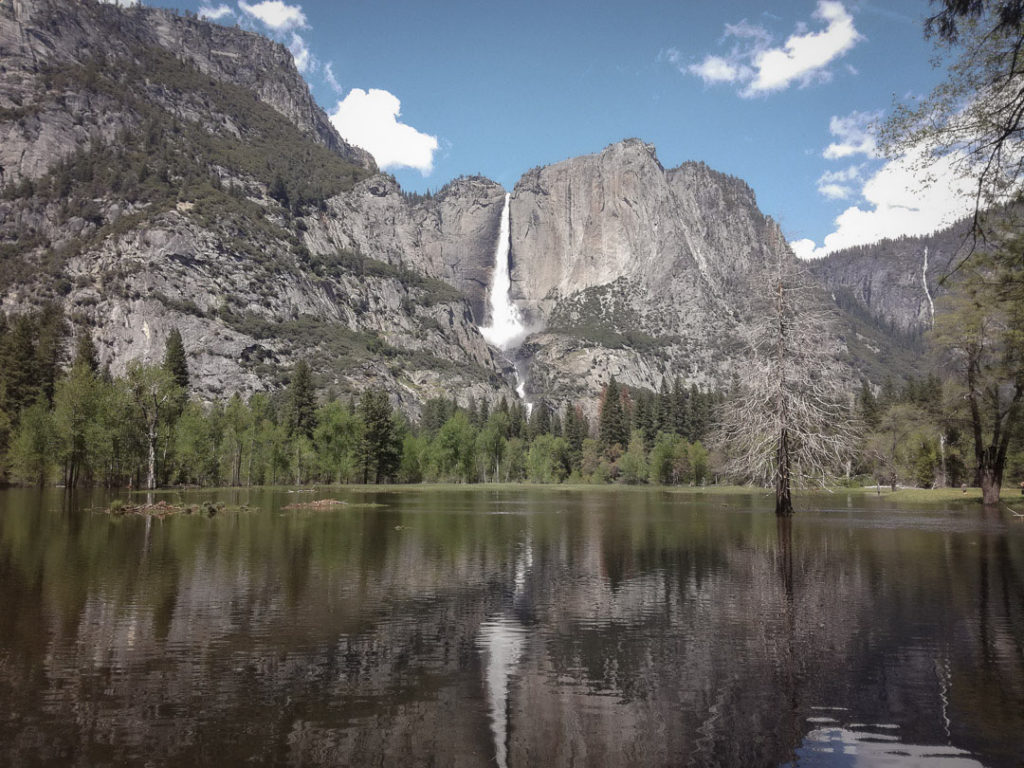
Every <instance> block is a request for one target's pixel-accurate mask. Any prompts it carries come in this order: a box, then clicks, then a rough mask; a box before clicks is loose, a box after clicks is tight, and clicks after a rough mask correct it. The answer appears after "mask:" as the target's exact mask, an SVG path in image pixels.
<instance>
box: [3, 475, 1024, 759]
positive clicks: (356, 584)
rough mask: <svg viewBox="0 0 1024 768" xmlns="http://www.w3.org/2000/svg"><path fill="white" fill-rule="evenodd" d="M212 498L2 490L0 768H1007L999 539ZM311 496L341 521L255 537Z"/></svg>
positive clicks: (282, 497)
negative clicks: (147, 507)
mask: <svg viewBox="0 0 1024 768" xmlns="http://www.w3.org/2000/svg"><path fill="white" fill-rule="evenodd" d="M210 497H211V494H210V493H209V492H196V493H194V494H192V495H190V496H188V497H185V498H187V499H188V500H193V501H198V500H202V499H207V498H210ZM220 497H221V498H222V499H223V500H225V501H227V502H228V503H243V502H244V503H248V504H249V505H251V506H252V507H254V508H255V510H254V511H249V512H237V513H227V514H221V515H217V516H216V517H213V518H209V517H206V516H190V517H175V518H166V519H162V520H161V519H143V518H135V517H124V518H111V517H108V516H107V515H104V514H101V513H98V512H96V511H94V510H93V508H94V507H98V506H102V505H104V504H105V503H106V501H107V500H106V499H104V498H103V497H102V495H97V496H89V495H83V496H81V497H76V498H69V497H67V496H65V495H63V494H62V493H61V492H60V491H53V492H43V493H40V492H36V491H18V490H14V491H5V492H0V764H10V765H83V766H86V765H88V766H98V765H125V764H138V765H142V764H146V765H157V766H159V765H202V764H217V765H237V764H243V763H248V764H257V765H259V764H274V765H357V766H364V765H387V766H389V765H404V766H418V765H437V766H488V765H499V766H538V765H545V766H548V765H550V766H563V765H564V766H569V765H608V766H648V765H650V766H664V765H806V766H848V765H919V766H949V767H952V766H977V765H987V766H1019V765H1021V764H1022V763H1024V526H1022V524H1021V522H1022V521H1021V520H1018V519H1015V518H1013V516H1012V515H1009V514H1008V513H1000V512H998V511H989V512H985V511H983V510H982V509H981V508H980V507H979V508H974V507H963V508H954V509H945V508H940V507H921V506H918V507H914V508H907V509H894V508H892V505H891V504H888V505H887V504H886V502H885V497H882V498H881V499H875V498H873V497H871V496H851V497H846V496H830V497H822V498H821V499H816V500H812V501H810V502H807V504H806V505H807V506H810V507H813V509H811V510H807V509H803V510H801V511H800V512H799V513H798V515H797V517H796V518H795V519H794V520H793V522H792V526H791V528H789V529H786V528H779V527H778V526H777V525H776V520H775V518H774V516H773V515H772V514H771V513H770V509H771V505H770V503H769V501H768V500H767V499H766V498H764V497H762V496H760V495H758V494H749V495H735V496H725V495H716V494H707V495H700V494H692V493H684V494H679V493H671V492H668V491H664V490H656V489H622V490H609V489H603V490H596V491H570V490H561V489H543V488H523V489H514V490H508V489H503V490H497V491H493V490H489V489H486V488H481V487H476V488H472V489H467V490H465V491H438V490H425V489H411V490H409V491H403V492H385V493H378V492H373V491H370V492H363V491H360V490H351V489H348V490H337V491H331V492H325V491H320V492H317V493H305V494H301V493H294V492H293V493H289V492H286V491H284V490H280V491H252V492H246V491H236V492H223V493H221V495H220ZM323 497H333V498H339V499H344V500H346V501H348V502H349V504H348V505H347V506H344V507H340V508H335V509H329V510H315V511H311V510H297V511H285V510H283V509H282V507H283V506H284V505H286V504H290V503H294V502H295V501H296V500H299V499H310V498H323ZM172 498H173V497H172Z"/></svg>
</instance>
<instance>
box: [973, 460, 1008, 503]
mask: <svg viewBox="0 0 1024 768" xmlns="http://www.w3.org/2000/svg"><path fill="white" fill-rule="evenodd" d="M978 475H979V478H978V479H979V482H980V485H981V500H982V503H984V504H986V505H988V504H998V503H999V492H1000V490H1001V489H1002V487H1003V468H1002V467H1001V466H999V467H994V466H983V467H980V468H979V469H978Z"/></svg>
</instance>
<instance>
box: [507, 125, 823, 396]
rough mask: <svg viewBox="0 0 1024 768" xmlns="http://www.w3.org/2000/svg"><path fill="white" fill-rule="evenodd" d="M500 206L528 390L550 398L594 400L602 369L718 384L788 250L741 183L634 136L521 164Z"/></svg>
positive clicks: (632, 378) (653, 385)
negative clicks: (677, 159) (522, 320)
mask: <svg viewBox="0 0 1024 768" xmlns="http://www.w3.org/2000/svg"><path fill="white" fill-rule="evenodd" d="M511 205H512V207H511V241H512V248H511V259H512V262H513V271H512V278H513V295H514V297H515V298H516V300H517V301H518V302H519V304H520V306H521V307H522V309H523V310H524V314H525V316H526V319H527V322H528V323H529V324H530V325H531V326H532V327H534V328H535V329H536V332H535V333H534V334H533V335H531V336H530V337H528V338H527V340H526V343H525V344H524V346H523V348H522V350H521V352H520V355H521V357H522V358H524V363H526V367H528V384H527V392H528V393H530V392H533V393H535V394H538V395H541V396H544V397H547V398H549V399H553V400H555V401H569V400H576V399H588V398H592V397H593V395H594V393H597V392H599V391H600V388H601V386H602V384H603V383H604V382H606V381H607V380H608V377H609V375H612V374H614V375H615V376H616V377H617V378H618V379H619V380H620V381H621V382H623V383H625V384H628V385H630V386H636V387H645V388H648V389H657V388H658V387H659V386H660V384H661V382H662V380H663V378H664V377H666V376H668V377H675V376H677V375H678V376H680V377H682V378H683V380H684V381H686V382H688V383H696V384H698V385H700V386H713V387H724V386H727V385H728V382H729V380H730V377H731V376H732V374H733V373H734V372H736V371H737V364H738V362H739V361H740V360H741V358H742V354H743V349H742V345H741V340H740V336H741V333H742V330H743V328H744V326H745V324H746V323H747V322H748V321H749V320H750V319H751V314H750V313H751V312H752V306H753V304H752V299H753V297H755V296H756V295H757V294H758V292H763V291H764V290H765V288H766V286H767V285H768V283H769V279H768V274H769V273H768V270H769V269H770V268H771V266H772V265H773V264H776V263H777V262H778V260H780V259H781V260H783V261H792V260H793V258H794V257H793V255H792V253H791V252H790V250H789V248H788V246H787V245H786V242H785V239H784V238H783V236H782V233H781V231H780V230H779V227H778V225H777V224H776V223H775V222H774V221H773V220H772V219H771V218H770V217H768V216H765V215H764V214H762V213H761V212H760V211H759V210H758V208H757V202H756V199H755V197H754V193H753V191H752V190H751V189H750V187H749V186H747V185H746V184H745V183H744V182H742V181H740V180H739V179H736V178H733V177H730V176H727V175H725V174H721V173H718V172H716V171H713V170H712V169H710V168H708V167H707V166H706V165H704V164H703V163H684V164H682V165H680V166H679V167H678V168H672V169H665V168H664V167H663V166H662V165H661V163H660V162H659V161H658V158H657V155H656V153H655V150H654V147H653V146H651V145H649V144H645V143H644V142H642V141H639V140H636V139H629V140H626V141H623V142H619V143H617V144H613V145H611V146H609V147H607V148H606V149H605V150H604V151H602V152H600V153H597V154H593V155H587V156H585V157H579V158H574V159H571V160H567V161H565V162H562V163H558V164H556V165H552V166H548V167H545V168H537V169H534V170H532V171H530V172H529V173H527V174H525V175H524V176H523V178H522V179H521V180H520V181H519V183H518V184H516V187H515V190H514V192H513V195H512V201H511ZM833 342H834V343H835V345H836V347H837V350H836V351H837V354H838V353H839V352H841V349H840V347H841V340H839V339H833Z"/></svg>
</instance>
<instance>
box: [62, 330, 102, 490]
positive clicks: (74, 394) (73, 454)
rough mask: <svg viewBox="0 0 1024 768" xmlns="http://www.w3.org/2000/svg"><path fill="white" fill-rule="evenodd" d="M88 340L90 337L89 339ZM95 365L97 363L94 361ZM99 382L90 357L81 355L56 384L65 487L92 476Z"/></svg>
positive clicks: (75, 484) (97, 434) (99, 399)
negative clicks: (84, 477) (83, 476)
mask: <svg viewBox="0 0 1024 768" xmlns="http://www.w3.org/2000/svg"><path fill="white" fill-rule="evenodd" d="M86 338H87V337H86ZM93 362H95V360H93ZM100 386H101V385H100V382H99V381H98V380H97V378H96V374H95V369H94V368H93V367H92V366H91V365H90V359H89V357H88V354H85V355H78V356H77V357H76V362H75V364H74V365H73V366H71V370H70V371H69V372H68V374H67V375H66V376H65V377H64V378H62V379H61V380H60V381H59V382H57V389H56V392H55V393H54V403H53V421H54V430H55V437H56V449H57V458H58V460H59V461H60V462H61V463H62V464H63V466H64V484H65V485H66V486H67V487H69V488H73V487H75V486H77V485H78V484H79V481H80V480H81V478H82V474H83V472H84V473H85V474H86V475H89V476H91V475H92V471H93V469H94V466H93V465H94V461H93V459H94V457H93V456H91V455H90V454H91V453H94V452H95V450H93V451H91V450H90V448H94V449H95V442H94V441H95V440H96V439H97V438H99V439H102V437H99V435H100V433H99V432H98V431H97V427H98V426H99V423H100V421H101V414H100V412H99V410H100V407H101V394H100Z"/></svg>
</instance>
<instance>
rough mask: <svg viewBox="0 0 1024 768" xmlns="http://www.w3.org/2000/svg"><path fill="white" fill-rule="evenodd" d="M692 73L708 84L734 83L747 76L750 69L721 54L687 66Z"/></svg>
mask: <svg viewBox="0 0 1024 768" xmlns="http://www.w3.org/2000/svg"><path fill="white" fill-rule="evenodd" d="M686 69H687V71H688V72H689V73H690V74H692V75H697V77H699V78H700V79H701V80H703V81H704V83H705V84H706V85H715V84H716V83H732V82H735V81H736V80H739V79H740V78H742V77H745V76H746V74H747V73H748V72H749V70H748V69H747V68H745V67H743V66H741V65H739V64H736V63H734V62H731V61H729V60H728V59H724V58H722V57H721V56H706V57H705V58H704V61H702V62H701V63H700V64H691V65H690V66H689V67H687V68H686Z"/></svg>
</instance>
